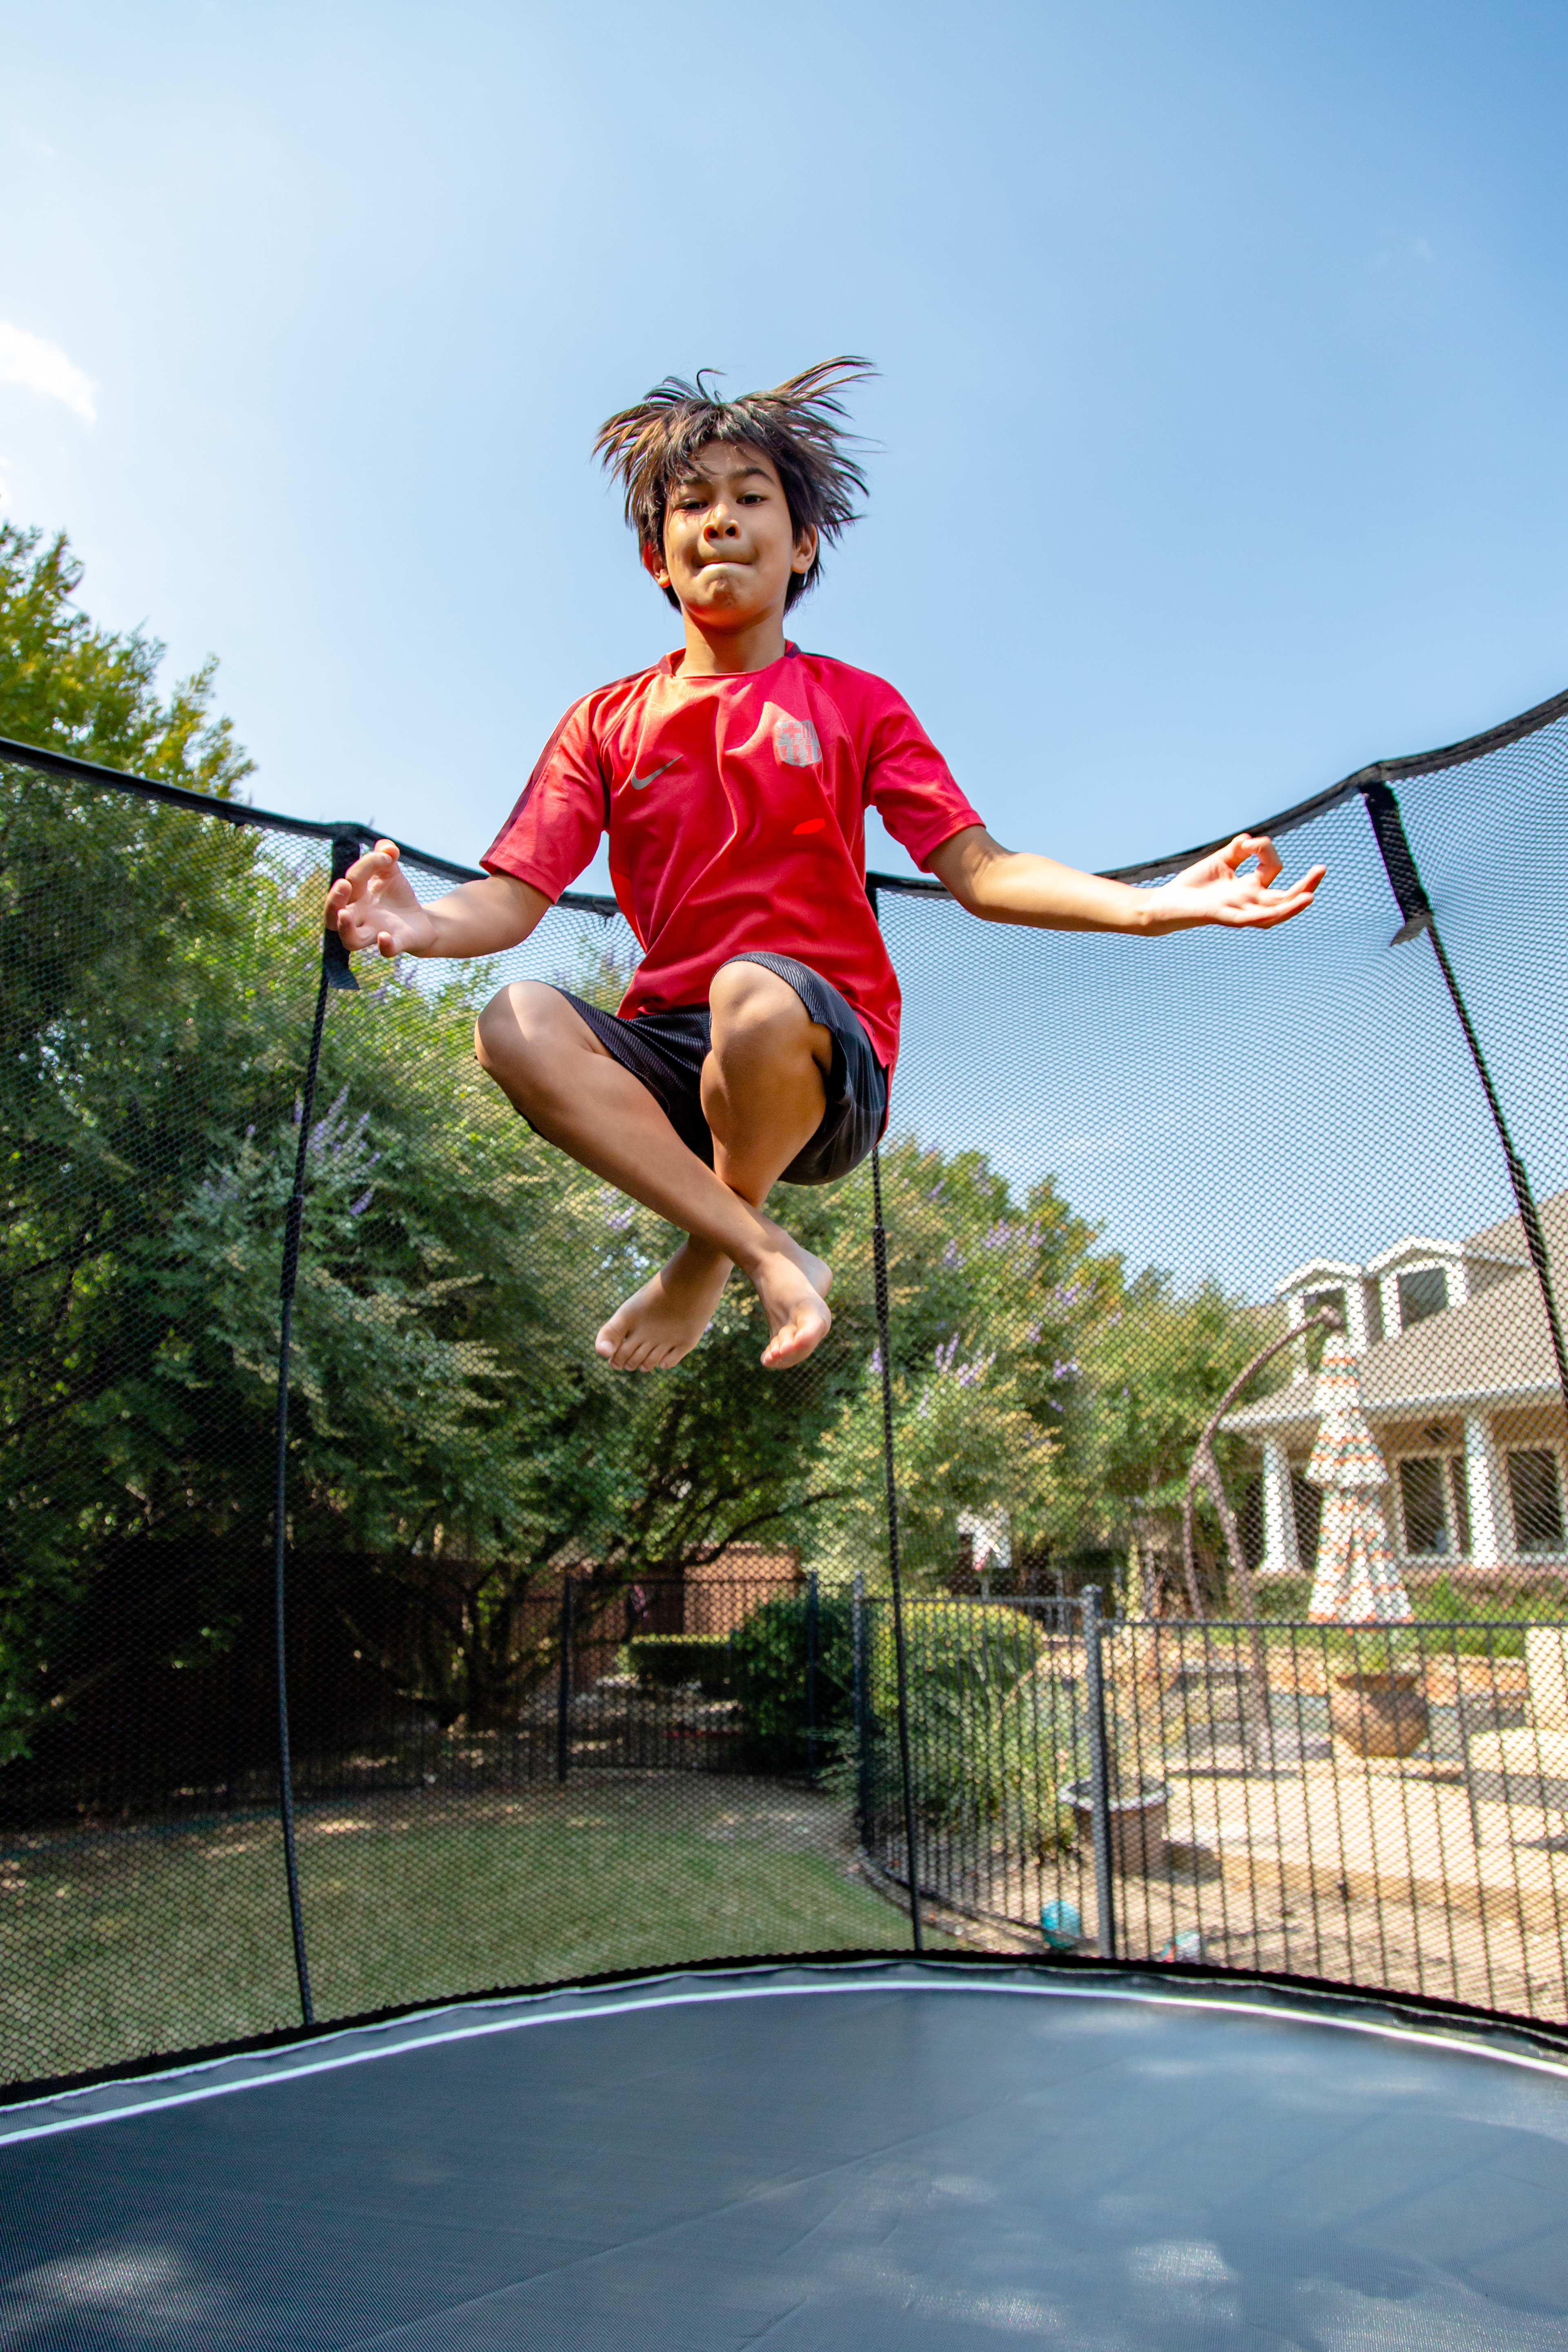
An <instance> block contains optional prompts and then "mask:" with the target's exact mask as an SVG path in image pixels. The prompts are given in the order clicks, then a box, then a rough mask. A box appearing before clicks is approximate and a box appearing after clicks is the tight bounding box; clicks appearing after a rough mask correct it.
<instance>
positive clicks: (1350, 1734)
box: [1329, 1673, 1430, 1756]
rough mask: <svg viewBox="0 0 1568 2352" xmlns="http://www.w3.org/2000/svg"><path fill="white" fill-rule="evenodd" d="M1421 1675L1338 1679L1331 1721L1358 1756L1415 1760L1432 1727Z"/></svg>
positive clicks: (1332, 1703) (1340, 1736)
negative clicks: (1417, 1750)
mask: <svg viewBox="0 0 1568 2352" xmlns="http://www.w3.org/2000/svg"><path fill="white" fill-rule="evenodd" d="M1421 1682H1422V1678H1421V1676H1420V1675H1419V1674H1415V1673H1412V1674H1384V1675H1370V1674H1369V1675H1335V1676H1334V1687H1333V1688H1332V1690H1331V1692H1330V1693H1329V1720H1330V1722H1331V1724H1332V1725H1333V1727H1334V1730H1335V1732H1336V1734H1337V1735H1338V1737H1339V1738H1341V1739H1342V1740H1343V1741H1344V1743H1345V1746H1346V1747H1347V1748H1350V1749H1351V1750H1352V1753H1353V1754H1354V1755H1357V1756H1410V1755H1413V1754H1414V1753H1415V1749H1416V1748H1419V1747H1420V1745H1421V1742H1422V1741H1423V1740H1424V1739H1425V1738H1426V1733H1427V1730H1428V1728H1429V1726H1430V1717H1429V1716H1428V1714H1427V1709H1426V1692H1425V1691H1424V1690H1423V1688H1422V1686H1421Z"/></svg>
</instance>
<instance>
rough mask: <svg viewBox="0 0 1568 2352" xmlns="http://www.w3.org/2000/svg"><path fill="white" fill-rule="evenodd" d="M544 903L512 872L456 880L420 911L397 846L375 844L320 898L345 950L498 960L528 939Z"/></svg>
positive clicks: (545, 906) (546, 901)
mask: <svg viewBox="0 0 1568 2352" xmlns="http://www.w3.org/2000/svg"><path fill="white" fill-rule="evenodd" d="M549 907H550V900H549V899H548V898H546V897H545V895H544V893H543V891H542V890H536V889H535V888H534V887H533V885H532V883H531V882H522V881H520V880H519V879H518V877H517V876H516V875H515V874H487V875H486V876H485V877H484V878H483V880H482V881H479V882H463V883H460V884H459V885H458V888H457V889H456V890H448V891H447V894H446V896H445V897H444V898H432V899H431V901H430V903H429V905H428V906H426V907H422V906H421V905H420V903H419V900H418V898H416V895H415V892H414V887H413V885H412V883H411V882H410V881H409V879H408V877H407V876H406V875H405V873H404V871H403V868H402V866H401V865H400V864H399V862H398V853H397V844H396V843H395V841H378V842H377V843H376V845H375V847H374V849H367V850H366V852H365V854H364V856H363V857H356V858H355V860H354V862H353V865H352V866H350V867H349V870H348V872H347V874H346V875H345V876H344V877H343V879H342V881H341V882H334V883H333V885H332V887H331V889H330V890H329V891H328V893H327V924H328V928H329V929H336V931H337V933H338V935H339V937H340V938H341V939H342V942H343V945H344V946H345V947H347V948H379V949H380V950H381V952H382V954H383V955H384V956H396V955H413V956H487V955H499V954H500V952H501V950H502V949H503V948H514V947H516V946H517V945H518V943H519V941H520V940H525V939H527V937H528V935H529V933H530V931H531V930H532V929H533V928H534V926H535V924H536V923H537V922H538V921H539V920H540V919H541V917H542V916H543V915H544V914H545V913H547V911H548V910H549Z"/></svg>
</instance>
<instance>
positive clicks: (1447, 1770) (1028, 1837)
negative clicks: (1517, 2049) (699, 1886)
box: [862, 1596, 1568, 2020]
mask: <svg viewBox="0 0 1568 2352" xmlns="http://www.w3.org/2000/svg"><path fill="white" fill-rule="evenodd" d="M866 1605H867V1607H868V1611H870V1612H873V1613H875V1612H879V1611H880V1610H883V1609H885V1608H886V1605H887V1604H885V1603H880V1602H868V1603H867V1604H866ZM980 1605H981V1604H976V1603H966V1604H963V1606H964V1607H965V1608H966V1609H968V1610H970V1611H973V1610H975V1609H976V1608H978V1607H979V1606H980ZM935 1606H936V1607H937V1608H939V1609H940V1607H941V1604H936V1605H935ZM932 1610H933V1604H931V1603H930V1602H922V1601H911V1602H910V1603H908V1604H907V1607H906V1616H907V1618H908V1619H909V1621H910V1626H911V1632H910V1645H911V1652H912V1661H913V1663H912V1669H911V1701H910V1748H911V1759H912V1766H911V1769H912V1772H913V1777H914V1781H915V1796H916V1811H917V1820H918V1822H919V1831H918V1845H919V1850H918V1853H917V1856H916V1864H915V1870H914V1873H913V1875H914V1877H915V1879H916V1881H917V1883H918V1885H919V1886H920V1889H921V1895H922V1898H923V1899H924V1900H925V1901H926V1902H927V1903H928V1904H929V1905H931V1906H933V1914H932V1916H941V1913H942V1912H943V1911H946V1912H949V1913H951V1914H952V1915H954V1916H968V1917H970V1918H972V1919H973V1920H974V1921H976V1922H978V1923H979V1924H980V1925H981V1926H982V1927H986V1926H988V1927H991V1928H992V1929H994V1930H995V1931H998V1932H999V1933H1001V1934H1003V1935H1004V1936H1005V1934H1006V1933H1007V1932H1008V1931H1012V1932H1013V1933H1015V1934H1016V1935H1018V1936H1019V1937H1024V1938H1028V1939H1031V1940H1032V1938H1033V1937H1035V1936H1036V1935H1037V1934H1041V1933H1042V1932H1043V1935H1044V1939H1045V1941H1046V1943H1047V1945H1055V1946H1056V1947H1057V1948H1063V1949H1066V1948H1076V1949H1080V1950H1089V1951H1095V1952H1099V1953H1101V1954H1104V1955H1106V1956H1114V1957H1117V1958H1124V1959H1126V1958H1133V1959H1145V1960H1148V1959H1160V1958H1184V1959H1191V1960H1197V1959H1203V1960H1206V1961H1209V1962H1211V1963H1213V1964H1215V1965H1218V1966H1231V1967H1239V1968H1247V1969H1268V1970H1279V1971H1283V1972H1285V1973H1289V1974H1293V1975H1300V1976H1308V1977H1314V1978H1326V1979H1334V1980H1336V1981H1339V1982H1342V1983H1346V1984H1353V1985H1360V1986H1365V1987H1368V1988H1372V1989H1377V1990H1394V1991H1400V1992H1410V1993H1415V1994H1419V1995H1427V1996H1437V1997H1440V1998H1447V1999H1452V2000H1464V2001H1468V2002H1472V2003H1476V2004H1478V2005H1481V2006H1485V2007H1488V2008H1492V2009H1499V2010H1503V2011H1512V2012H1514V2013H1517V2014H1521V2015H1532V2016H1540V2017H1550V2018H1552V2019H1554V2020H1561V2019H1562V2018H1563V2017H1564V2016H1568V1942H1565V1927H1568V1625H1564V1624H1563V1623H1557V1622H1554V1623H1542V1624H1535V1625H1529V1626H1521V1625H1514V1626H1502V1625H1499V1624H1496V1623H1482V1622H1451V1623H1431V1622H1427V1623H1414V1624H1409V1625H1402V1626H1397V1627H1395V1626H1376V1627H1369V1626H1327V1625H1313V1624H1306V1623H1268V1624H1265V1625H1258V1624H1256V1623H1242V1622H1232V1623H1213V1622H1205V1623H1194V1622H1172V1621H1154V1622H1142V1623H1140V1622H1106V1621H1103V1620H1101V1619H1100V1615H1099V1612H1098V1609H1097V1608H1096V1606H1095V1601H1094V1598H1093V1597H1092V1596H1091V1597H1090V1598H1089V1600H1088V1601H1087V1604H1086V1605H1085V1606H1084V1608H1083V1610H1082V1612H1081V1615H1080V1616H1079V1622H1078V1623H1077V1624H1076V1625H1075V1626H1074V1627H1073V1629H1072V1630H1071V1631H1070V1632H1067V1633H1063V1632H1060V1631H1057V1630H1055V1629H1047V1628H1046V1627H1045V1626H1044V1625H1040V1624H1038V1623H1037V1620H1036V1618H1035V1616H1034V1613H1033V1612H1032V1611H1031V1610H1030V1608H1029V1606H1028V1604H1014V1605H1013V1607H1012V1608H1011V1609H1010V1611H1009V1612H1008V1613H1009V1614H1010V1615H1011V1616H1012V1617H1013V1619H1014V1622H1015V1623H1016V1625H1018V1626H1020V1627H1024V1628H1027V1629H1028V1631H1027V1633H1018V1634H1015V1635H1013V1636H1012V1637H1011V1639H1012V1643H1013V1658H1012V1664H1014V1665H1015V1666H1016V1672H1015V1673H1014V1674H1013V1675H1012V1677H1011V1679H1010V1681H1008V1680H1005V1678H998V1677H997V1676H996V1675H994V1674H990V1675H988V1674H987V1673H986V1672H985V1670H984V1666H975V1667H970V1666H967V1665H966V1664H965V1663H964V1662H963V1660H961V1659H958V1660H954V1661H953V1662H952V1664H951V1666H950V1667H949V1668H948V1669H947V1670H946V1671H945V1672H944V1667H943V1664H942V1659H941V1658H940V1657H939V1656H936V1655H934V1653H936V1652H939V1651H940V1650H941V1648H942V1633H941V1630H940V1628H939V1627H938V1626H937V1625H935V1624H932V1623H931V1622H930V1620H931V1612H932ZM878 1638H879V1636H878V1635H877V1634H876V1633H872V1635H871V1636H870V1640H869V1643H868V1646H869V1647H870V1648H872V1649H874V1648H875V1646H876V1643H877V1640H878ZM992 1649H993V1654H995V1652H996V1649H997V1643H996V1641H995V1638H994V1637H993V1641H992ZM871 1747H872V1767H871V1769H870V1771H869V1773H868V1775H863V1777H865V1778H868V1783H869V1787H870V1790H871V1791H872V1793H871V1797H870V1801H869V1802H868V1804H866V1805H865V1806H864V1807H863V1811H862V1826H863V1834H864V1836H865V1839H866V1843H867V1847H868V1852H870V1853H872V1854H873V1855H874V1856H875V1857H876V1859H877V1860H878V1862H879V1864H880V1865H881V1866H882V1868H883V1869H885V1870H886V1871H887V1873H888V1874H889V1876H890V1877H891V1878H893V1879H895V1880H897V1881H898V1882H899V1883H900V1885H904V1886H906V1887H907V1885H908V1883H909V1880H910V1864H909V1856H908V1853H907V1850H906V1840H905V1837H904V1835H903V1831H902V1815H901V1810H900V1804H899V1802H898V1793H899V1792H898V1790H897V1789H896V1787H895V1785H894V1773H893V1769H892V1756H891V1750H890V1745H889V1743H888V1742H887V1740H886V1739H885V1738H882V1739H880V1740H879V1739H878V1738H877V1736H876V1734H875V1732H873V1734H872V1739H871ZM1042 1918H1043V1919H1044V1928H1043V1930H1042V1927H1041V1923H1042Z"/></svg>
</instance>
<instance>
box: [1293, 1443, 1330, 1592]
mask: <svg viewBox="0 0 1568 2352" xmlns="http://www.w3.org/2000/svg"><path fill="white" fill-rule="evenodd" d="M1290 1502H1291V1507H1292V1510H1293V1512H1294V1516H1295V1520H1296V1557H1297V1558H1298V1559H1299V1560H1300V1563H1301V1566H1302V1568H1303V1569H1304V1570H1306V1572H1307V1573H1308V1574H1309V1575H1311V1574H1314V1573H1315V1572H1316V1570H1317V1565H1318V1537H1319V1533H1320V1531H1321V1528H1322V1523H1323V1497H1322V1496H1321V1493H1320V1492H1319V1490H1318V1488H1317V1487H1316V1486H1309V1485H1308V1484H1307V1481H1306V1479H1305V1478H1303V1476H1302V1475H1301V1473H1300V1470H1299V1469H1298V1468H1297V1467H1296V1465H1295V1464H1294V1463H1293V1462H1292V1463H1291V1465H1290Z"/></svg>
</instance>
